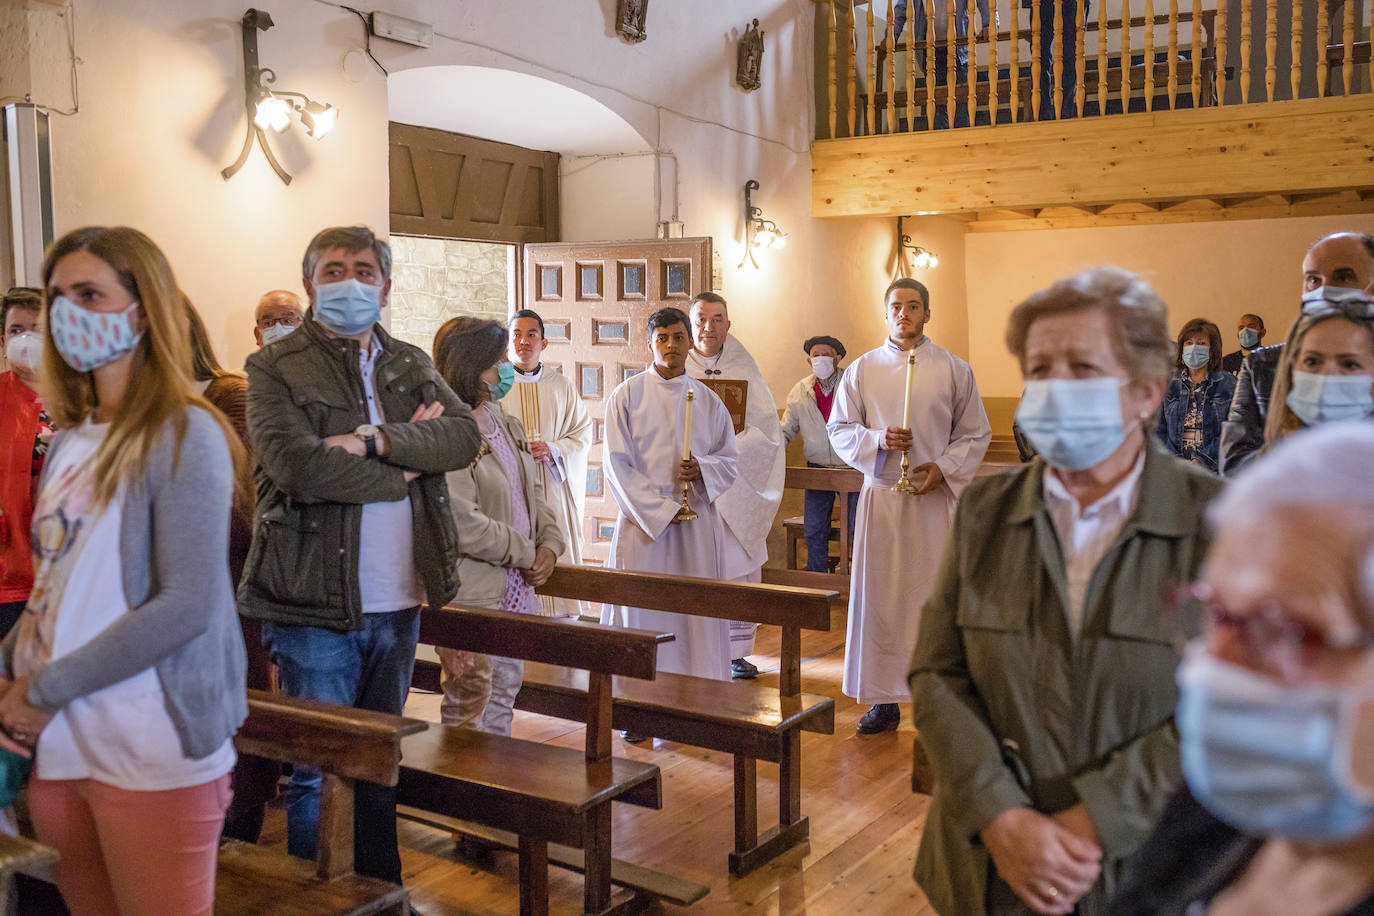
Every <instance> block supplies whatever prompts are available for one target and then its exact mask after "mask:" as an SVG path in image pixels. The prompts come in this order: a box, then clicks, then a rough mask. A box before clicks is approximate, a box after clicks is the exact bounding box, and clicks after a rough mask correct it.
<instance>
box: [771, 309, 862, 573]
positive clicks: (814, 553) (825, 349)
mask: <svg viewBox="0 0 1374 916" xmlns="http://www.w3.org/2000/svg"><path fill="white" fill-rule="evenodd" d="M802 350H803V351H804V352H805V353H806V361H807V363H808V364H810V366H811V374H810V375H808V376H807V377H806V378H804V379H802V380H801V381H799V382H797V384H795V385H793V386H792V390H791V391H790V392H788V395H787V406H786V407H785V408H784V409H783V412H782V435H783V438H784V439H786V440H787V441H788V442H791V441H792V440H793V439H795V438H797V435H798V434H800V435H801V437H802V443H803V444H804V447H805V450H806V466H807V467H809V468H847V467H849V465H847V464H845V463H844V460H843V459H842V458H840V456H839V455H837V454H835V448H834V446H832V445H831V444H830V435H829V433H827V432H826V430H825V424H826V423H827V422H828V421H829V420H830V407H831V405H833V404H834V403H835V388H836V386H838V385H839V384H840V379H841V378H842V377H843V376H844V370H843V369H841V368H840V360H842V359H844V344H842V343H840V342H839V341H838V340H837V339H835V338H834V337H827V336H825V335H821V336H819V337H812V338H809V339H808V340H807V341H806V343H805V344H803V345H802ZM834 507H835V491H834V490H807V491H806V502H805V503H804V506H803V510H802V511H803V515H802V518H803V520H804V525H803V529H802V530H803V532H804V534H805V536H806V568H807V569H809V570H810V571H811V572H829V571H830V513H831V511H832V510H833V509H834ZM858 508H859V494H858V493H850V494H849V540H850V542H851V543H852V542H853V540H854V515H855V513H856V512H857V511H858Z"/></svg>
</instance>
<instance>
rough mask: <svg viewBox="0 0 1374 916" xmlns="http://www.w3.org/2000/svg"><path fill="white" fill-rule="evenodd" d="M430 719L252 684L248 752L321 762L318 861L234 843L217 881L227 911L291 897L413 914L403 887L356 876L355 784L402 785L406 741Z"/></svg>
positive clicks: (242, 740)
mask: <svg viewBox="0 0 1374 916" xmlns="http://www.w3.org/2000/svg"><path fill="white" fill-rule="evenodd" d="M426 727H427V726H426V724H425V723H424V722H421V721H419V720H417V719H406V718H402V717H401V716H391V715H386V714H385V713H379V712H370V711H368V710H363V709H351V708H348V707H343V706H333V705H330V704H328V703H317V702H314V701H312V700H301V699H295V698H292V697H286V696H282V695H280V694H273V693H267V692H265V691H260V690H249V691H248V719H247V720H246V721H245V722H244V723H243V727H242V728H240V729H239V733H238V734H237V735H235V736H234V745H235V747H237V748H238V750H239V752H240V753H244V754H255V755H257V756H259V757H265V758H267V759H269V760H278V761H281V762H283V763H298V764H305V765H307V766H312V767H316V768H318V769H320V770H321V771H322V773H323V781H322V784H321V786H320V823H319V852H318V854H317V856H316V859H315V861H314V862H309V861H306V860H304V859H297V858H295V857H293V856H288V855H285V854H284V853H282V852H281V851H279V850H275V849H270V848H268V847H265V846H254V845H252V844H250V843H241V842H238V841H237V840H229V841H227V842H225V843H224V844H223V845H222V846H221V847H220V852H219V871H218V874H217V877H216V883H215V913H216V914H219V916H236V914H243V916H259V914H262V913H270V912H276V911H279V908H280V906H281V905H283V904H284V903H286V902H288V901H289V903H290V906H291V907H292V908H293V912H301V913H340V914H343V913H349V914H370V913H395V914H399V916H405V914H406V913H408V912H409V906H410V904H409V898H408V897H407V895H406V892H405V890H404V889H403V888H401V887H400V886H399V885H396V884H392V883H390V882H388V881H380V880H378V879H376V878H369V877H365V876H363V875H357V874H354V873H353V786H354V783H355V782H357V781H358V780H363V781H366V782H373V783H378V784H380V785H387V786H394V785H396V778H397V772H398V765H399V763H400V756H401V743H402V739H403V738H404V737H405V736H408V735H416V734H421V733H423V732H424V731H425V730H426Z"/></svg>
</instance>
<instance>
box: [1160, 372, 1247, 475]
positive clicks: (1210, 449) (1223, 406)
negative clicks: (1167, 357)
mask: <svg viewBox="0 0 1374 916" xmlns="http://www.w3.org/2000/svg"><path fill="white" fill-rule="evenodd" d="M1200 387H1201V392H1202V447H1201V448H1199V449H1196V450H1190V449H1188V448H1186V447H1185V446H1184V444H1183V424H1184V423H1185V422H1186V421H1187V419H1188V408H1189V406H1190V405H1191V403H1192V399H1193V392H1194V387H1193V383H1192V381H1191V380H1190V379H1189V378H1188V370H1186V369H1180V370H1179V372H1178V374H1177V375H1175V376H1174V377H1173V378H1172V379H1170V380H1169V389H1168V391H1166V392H1165V393H1164V404H1163V406H1162V407H1160V411H1159V430H1158V432H1159V438H1160V441H1162V442H1163V443H1164V444H1165V445H1166V446H1168V447H1169V451H1171V452H1173V453H1174V454H1175V455H1177V456H1178V457H1180V458H1182V459H1184V460H1185V461H1192V460H1194V459H1196V460H1197V463H1198V464H1200V465H1202V466H1203V467H1205V468H1207V469H1208V470H1211V471H1215V470H1216V469H1217V451H1218V448H1219V447H1220V445H1221V424H1222V423H1224V422H1225V421H1226V415H1227V413H1228V412H1229V411H1230V409H1231V398H1232V396H1233V395H1234V394H1235V393H1236V377H1235V376H1233V375H1231V374H1230V373H1229V372H1221V371H1217V372H1213V373H1212V374H1211V375H1209V376H1207V378H1206V379H1204V380H1203V382H1202V385H1201V386H1200Z"/></svg>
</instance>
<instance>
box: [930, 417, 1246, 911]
mask: <svg viewBox="0 0 1374 916" xmlns="http://www.w3.org/2000/svg"><path fill="white" fill-rule="evenodd" d="M1044 474H1045V464H1044V462H1043V461H1036V462H1034V463H1033V464H1028V465H1025V466H1024V467H1021V468H1019V469H1017V470H1014V471H1009V472H1007V473H1005V474H1001V475H998V476H996V477H988V478H983V479H981V480H976V481H974V482H973V483H972V484H971V485H970V486H969V488H968V490H966V491H965V493H964V495H963V498H962V499H961V500H960V501H959V508H958V511H957V513H956V515H955V520H954V531H953V534H952V536H951V539H950V541H949V545H948V546H947V547H946V550H945V555H944V559H943V562H942V563H941V567H940V573H939V578H938V579H937V582H936V585H935V590H934V592H933V593H932V595H931V597H930V600H929V601H928V602H927V604H926V606H925V608H924V609H923V611H922V612H921V627H920V635H919V637H918V639H917V641H916V650H915V654H914V656H913V657H912V661H911V677H910V684H911V694H912V705H913V709H914V713H913V715H914V719H915V723H916V728H917V730H918V731H919V732H920V734H921V739H922V743H923V744H924V746H925V749H926V753H927V754H928V755H929V757H930V761H931V764H932V768H933V770H934V773H935V787H934V790H933V796H934V797H933V799H932V801H931V806H930V814H929V820H928V821H927V824H926V829H925V832H924V834H923V836H922V839H921V847H920V851H919V852H918V853H917V857H916V880H917V882H918V883H919V884H920V885H921V887H922V889H923V890H925V892H926V895H927V896H928V897H929V898H930V902H931V904H932V906H933V907H934V908H935V910H936V911H937V912H939V913H940V914H941V916H981V914H983V913H989V914H1004V913H1029V912H1030V910H1029V909H1028V908H1027V907H1025V905H1024V904H1022V903H1021V902H1020V900H1019V899H1017V898H1016V896H1015V895H1014V894H1013V893H1012V891H1011V889H1010V887H1008V886H1007V884H1006V883H1005V882H1003V881H1002V880H1001V879H1000V878H999V877H998V876H997V874H996V870H995V869H994V868H993V867H992V861H991V857H990V856H989V855H988V853H987V851H986V849H985V848H984V847H983V845H982V843H981V841H980V840H979V836H978V834H979V832H980V831H981V830H982V828H983V827H984V826H986V825H987V823H988V822H989V821H991V820H992V819H993V818H994V817H996V816H997V815H998V814H1001V813H1002V812H1003V811H1007V810H1009V809H1011V808H1016V807H1028V808H1033V809H1034V810H1036V811H1039V812H1041V813H1043V814H1053V813H1055V812H1058V811H1062V810H1064V809H1066V808H1070V807H1072V806H1074V805H1076V804H1078V803H1079V802H1082V803H1083V805H1084V806H1085V807H1086V808H1087V810H1088V814H1089V815H1090V816H1091V818H1092V821H1093V826H1094V827H1095V828H1096V829H1097V833H1098V835H1099V837H1100V839H1101V843H1102V848H1103V863H1102V877H1101V878H1100V879H1099V881H1098V883H1097V885H1096V886H1095V887H1094V888H1093V889H1092V890H1090V891H1089V892H1088V894H1087V895H1086V896H1085V897H1084V898H1083V899H1082V901H1081V902H1080V904H1079V908H1078V910H1077V912H1078V913H1079V914H1081V916H1093V914H1096V913H1100V912H1102V911H1103V910H1104V909H1105V906H1106V903H1107V901H1108V900H1109V899H1110V898H1111V893H1112V890H1113V888H1114V886H1115V884H1116V880H1117V876H1118V874H1119V871H1120V868H1121V865H1122V864H1123V863H1124V861H1125V860H1126V858H1127V857H1128V856H1130V855H1131V853H1133V852H1134V851H1135V850H1136V848H1137V847H1138V846H1139V845H1140V844H1141V843H1142V842H1143V841H1144V839H1145V837H1146V836H1147V835H1148V834H1149V832H1150V829H1151V828H1152V826H1153V825H1154V823H1155V821H1156V819H1157V818H1158V816H1159V814H1160V812H1161V811H1162V810H1163V808H1164V804H1165V802H1167V801H1168V800H1169V797H1170V796H1172V795H1173V794H1174V790H1175V789H1177V788H1178V787H1179V786H1180V785H1181V783H1182V774H1181V769H1180V764H1179V754H1178V733H1177V731H1176V730H1175V728H1174V706H1175V704H1176V703H1177V701H1178V691H1177V688H1176V686H1175V683H1174V669H1175V668H1176V667H1177V666H1178V663H1179V639H1178V636H1179V634H1178V628H1177V627H1176V626H1175V625H1174V621H1173V620H1172V619H1171V617H1170V614H1169V613H1168V611H1167V610H1166V607H1167V605H1168V599H1169V595H1170V592H1171V590H1172V589H1173V587H1174V586H1176V585H1179V584H1183V583H1187V582H1191V581H1192V580H1193V579H1194V578H1195V577H1196V576H1197V573H1198V569H1199V567H1200V566H1201V564H1202V560H1203V555H1204V553H1205V552H1206V549H1207V542H1208V538H1207V533H1206V526H1205V523H1204V520H1203V511H1204V509H1205V507H1206V505H1207V503H1208V501H1209V500H1211V499H1212V497H1213V496H1215V495H1216V493H1217V492H1218V490H1219V489H1220V487H1221V481H1220V480H1218V479H1217V478H1216V477H1214V476H1212V475H1210V474H1207V473H1206V472H1203V471H1201V470H1199V469H1197V468H1194V467H1191V466H1189V465H1187V464H1184V463H1183V462H1181V461H1178V460H1177V459H1175V458H1173V457H1171V456H1169V455H1167V454H1165V453H1164V452H1163V450H1162V449H1160V448H1159V447H1157V446H1156V445H1153V444H1150V445H1147V447H1146V457H1145V467H1144V469H1143V470H1142V472H1141V477H1140V483H1139V490H1138V498H1137V502H1136V508H1135V509H1134V511H1133V512H1132V514H1131V515H1130V517H1129V518H1128V519H1127V520H1126V523H1125V524H1124V525H1123V526H1122V529H1121V532H1120V534H1119V535H1118V536H1117V538H1116V540H1115V541H1114V542H1113V544H1112V546H1111V547H1110V548H1108V550H1107V553H1106V554H1105V555H1104V556H1103V558H1102V560H1101V561H1100V562H1099V563H1098V565H1097V567H1096V569H1095V570H1094V571H1093V574H1092V577H1091V579H1090V580H1089V582H1088V588H1087V592H1086V594H1085V597H1084V606H1085V610H1084V615H1083V625H1082V630H1081V632H1080V633H1079V635H1078V637H1077V638H1076V639H1075V638H1073V637H1072V636H1071V634H1070V633H1069V625H1068V616H1067V614H1066V612H1065V608H1066V606H1067V603H1068V599H1067V597H1066V596H1067V585H1066V582H1065V570H1064V560H1063V555H1062V554H1061V552H1060V546H1059V539H1058V537H1057V535H1056V534H1055V529H1054V523H1053V522H1052V521H1051V520H1050V515H1049V512H1048V510H1047V509H1046V506H1045V502H1044V496H1043V490H1042V482H1043V477H1044Z"/></svg>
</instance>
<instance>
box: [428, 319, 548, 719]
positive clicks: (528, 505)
mask: <svg viewBox="0 0 1374 916" xmlns="http://www.w3.org/2000/svg"><path fill="white" fill-rule="evenodd" d="M505 352H506V329H505V328H504V327H503V326H502V325H500V324H498V323H497V322H495V321H484V320H481V319H477V318H468V317H462V318H451V319H449V320H448V321H447V322H445V323H444V325H443V327H441V328H440V329H439V332H438V333H437V334H435V335H434V365H435V367H436V368H438V370H439V373H440V374H441V375H442V376H443V377H444V381H446V382H448V384H449V387H451V388H452V389H453V390H454V392H455V393H456V394H457V395H458V396H459V397H460V398H462V399H463V400H464V401H466V402H467V403H468V404H470V405H472V413H473V418H474V419H475V420H476V421H477V427H478V429H479V430H481V432H482V440H483V442H482V448H481V450H480V451H479V452H478V455H477V459H476V460H475V461H473V462H472V464H470V465H468V466H467V467H465V468H463V469H462V470H458V471H450V472H449V474H448V489H449V503H450V505H452V507H453V520H454V522H455V524H456V526H457V529H458V547H459V560H458V578H459V582H460V584H459V586H458V596H457V597H456V598H455V599H454V602H455V603H456V604H459V605H462V606H465V607H484V608H494V609H498V610H504V611H512V612H514V613H517V614H538V613H540V612H541V610H540V603H539V597H538V596H537V595H536V594H535V592H534V590H535V589H536V588H537V587H539V586H540V585H543V584H544V582H545V581H546V580H547V579H548V578H549V575H550V574H551V573H552V572H553V567H554V563H555V562H556V561H557V558H558V555H559V554H560V553H561V552H562V551H563V536H562V534H561V533H560V532H559V530H558V523H557V521H556V519H555V517H554V514H553V510H552V509H551V508H550V507H549V505H548V503H547V502H545V501H544V492H543V485H542V484H541V483H540V482H539V475H538V474H537V473H536V471H535V466H534V459H533V458H532V457H531V456H530V450H529V443H528V441H527V440H526V438H525V429H524V427H523V426H522V425H521V424H520V421H519V420H518V419H516V418H515V417H514V416H512V415H511V414H508V413H506V412H505V411H504V410H502V409H501V405H500V404H499V403H498V402H499V401H500V399H501V398H502V397H503V396H504V395H505V393H506V392H507V391H508V390H509V389H510V386H511V382H512V381H513V379H514V375H515V373H514V370H513V369H512V367H511V365H510V363H509V362H507V361H506V360H505ZM439 660H440V662H442V663H443V666H444V677H443V688H444V700H443V703H442V705H441V706H440V712H441V715H442V717H443V720H444V722H445V723H447V724H449V725H461V726H464V727H467V728H476V729H479V730H481V731H485V732H492V733H494V734H499V735H509V734H510V727H511V716H512V713H511V709H512V707H513V706H514V704H515V695H516V694H517V693H519V691H520V682H521V680H522V678H523V677H524V663H523V662H521V661H520V660H519V659H513V658H502V657H497V656H488V655H480V654H478V653H475V652H460V651H458V650H456V649H440V650H439Z"/></svg>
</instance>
